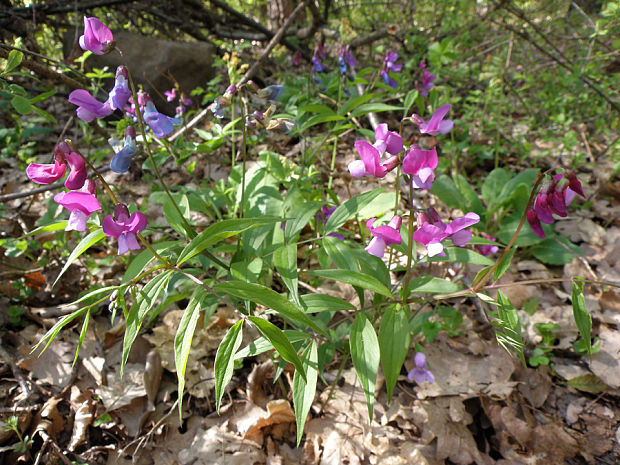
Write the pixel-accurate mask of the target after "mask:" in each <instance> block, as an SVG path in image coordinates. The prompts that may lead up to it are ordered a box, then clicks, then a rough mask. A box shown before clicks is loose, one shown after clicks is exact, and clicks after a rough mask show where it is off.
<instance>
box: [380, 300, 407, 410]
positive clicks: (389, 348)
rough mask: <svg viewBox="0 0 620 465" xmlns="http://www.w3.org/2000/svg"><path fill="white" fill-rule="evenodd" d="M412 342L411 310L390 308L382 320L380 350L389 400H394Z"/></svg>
mask: <svg viewBox="0 0 620 465" xmlns="http://www.w3.org/2000/svg"><path fill="white" fill-rule="evenodd" d="M410 341H411V340H410V335H409V308H408V307H406V308H405V309H397V308H394V307H393V306H392V307H389V308H388V309H387V310H386V312H385V313H384V315H383V318H382V319H381V327H380V328H379V348H380V351H381V364H382V365H383V373H384V374H385V386H386V388H387V394H388V400H390V399H391V398H392V392H393V390H394V386H396V381H397V380H398V374H399V373H400V370H401V368H402V366H403V362H404V361H405V357H407V352H408V351H409V343H410Z"/></svg>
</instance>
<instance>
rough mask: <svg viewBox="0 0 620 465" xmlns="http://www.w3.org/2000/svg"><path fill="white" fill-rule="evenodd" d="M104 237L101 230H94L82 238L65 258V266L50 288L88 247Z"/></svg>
mask: <svg viewBox="0 0 620 465" xmlns="http://www.w3.org/2000/svg"><path fill="white" fill-rule="evenodd" d="M104 237H105V234H103V229H101V228H99V229H95V230H94V231H92V232H91V233H90V234H89V235H88V236H86V237H84V238H83V239H82V240H81V241H80V242H79V244H78V245H77V246H76V247H75V249H73V252H71V255H69V258H67V262H66V263H65V266H63V267H62V270H60V273H59V274H58V277H57V278H56V280H55V281H54V284H52V287H54V286H55V285H56V283H57V282H58V280H59V279H60V277H61V276H62V275H63V274H64V273H65V271H67V269H68V268H69V267H70V266H71V265H72V264H73V262H75V261H76V260H77V259H78V258H79V257H80V255H82V254H83V253H84V252H86V251H87V250H88V249H89V248H90V247H92V246H93V245H95V244H96V243H97V242H99V241H101V240H103V238H104Z"/></svg>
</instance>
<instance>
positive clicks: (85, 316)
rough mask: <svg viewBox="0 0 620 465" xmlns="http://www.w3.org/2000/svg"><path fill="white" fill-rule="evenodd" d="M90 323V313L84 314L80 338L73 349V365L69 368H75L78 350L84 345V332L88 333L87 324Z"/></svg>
mask: <svg viewBox="0 0 620 465" xmlns="http://www.w3.org/2000/svg"><path fill="white" fill-rule="evenodd" d="M89 321H90V311H88V312H86V315H84V321H83V322H82V329H81V330H80V337H79V339H78V344H77V347H76V348H75V357H73V363H72V364H71V366H72V367H73V366H75V362H77V359H78V355H79V354H80V348H81V347H82V344H83V343H84V338H85V337H86V331H88V322H89Z"/></svg>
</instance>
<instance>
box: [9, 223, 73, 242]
mask: <svg viewBox="0 0 620 465" xmlns="http://www.w3.org/2000/svg"><path fill="white" fill-rule="evenodd" d="M66 227H67V221H59V222H58V223H53V224H48V225H47V226H39V227H38V228H35V229H33V230H32V231H30V232H27V233H26V234H24V235H23V236H21V237H20V239H23V238H25V237H29V236H34V235H35V234H44V233H47V232H53V231H63V230H64V229H65V228H66Z"/></svg>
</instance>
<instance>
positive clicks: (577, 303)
mask: <svg viewBox="0 0 620 465" xmlns="http://www.w3.org/2000/svg"><path fill="white" fill-rule="evenodd" d="M583 285H584V283H583V281H582V280H580V279H579V280H575V281H574V282H573V296H572V300H573V316H574V317H575V323H576V324H577V329H578V330H579V334H581V337H582V338H583V341H584V342H585V345H586V352H587V353H588V355H589V356H590V357H592V334H591V332H592V319H591V318H590V314H589V313H588V309H587V308H586V301H585V298H584V296H583Z"/></svg>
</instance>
